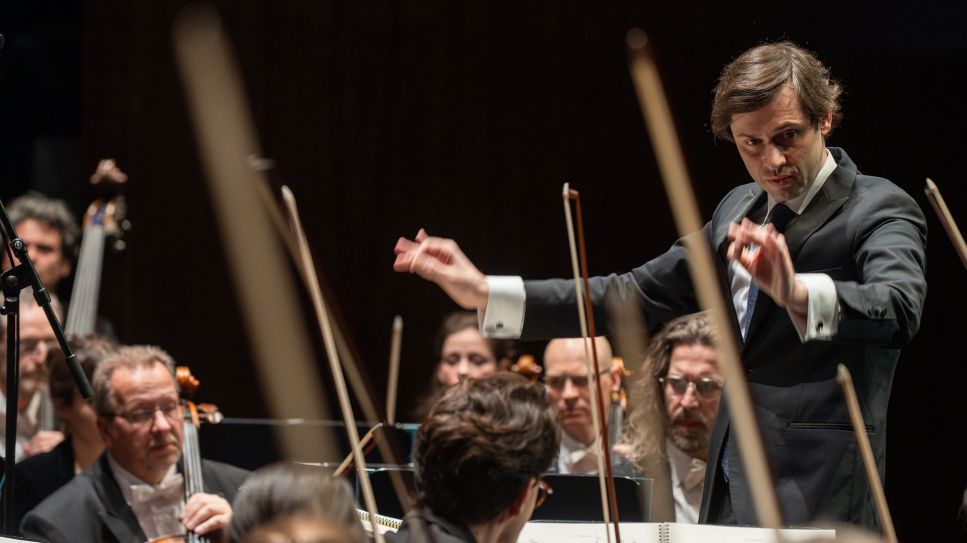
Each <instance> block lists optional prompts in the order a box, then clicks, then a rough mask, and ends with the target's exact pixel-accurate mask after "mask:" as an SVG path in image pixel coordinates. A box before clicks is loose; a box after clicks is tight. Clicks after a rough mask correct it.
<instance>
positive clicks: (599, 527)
mask: <svg viewBox="0 0 967 543" xmlns="http://www.w3.org/2000/svg"><path fill="white" fill-rule="evenodd" d="M659 526H661V523H657V522H622V523H621V542H622V543H659V541H661V540H660V539H659V538H658V527H659ZM609 529H610V530H612V534H611V535H612V541H613V538H614V528H609ZM606 541H607V539H606V538H605V533H604V523H601V522H528V523H527V524H525V525H524V529H523V530H521V532H520V536H519V537H518V538H517V543H550V542H554V543H605V542H606Z"/></svg>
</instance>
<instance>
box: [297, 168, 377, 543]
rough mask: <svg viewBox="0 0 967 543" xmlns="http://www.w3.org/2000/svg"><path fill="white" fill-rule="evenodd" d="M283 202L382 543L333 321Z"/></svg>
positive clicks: (299, 234) (302, 236)
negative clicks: (334, 335)
mask: <svg viewBox="0 0 967 543" xmlns="http://www.w3.org/2000/svg"><path fill="white" fill-rule="evenodd" d="M282 199H283V200H284V201H285V208H286V210H287V211H288V214H289V221H290V222H289V226H290V227H291V228H292V235H293V236H294V237H295V240H296V244H297V245H298V247H299V254H300V256H301V259H302V265H301V266H299V270H300V271H301V272H302V274H303V275H304V277H303V280H304V282H305V284H306V286H307V287H308V288H309V297H310V298H311V299H312V307H313V309H314V310H315V312H316V316H317V317H318V319H317V320H318V321H319V327H320V329H321V331H322V339H323V343H324V344H325V347H326V358H327V359H328V360H329V370H330V371H331V372H332V378H333V382H334V384H335V385H336V395H337V397H338V398H339V407H340V410H341V411H342V415H343V420H344V421H345V422H346V433H347V434H349V442H350V443H351V444H352V447H353V449H352V454H353V459H354V461H355V463H356V473H357V475H358V477H359V483H360V486H361V487H362V490H363V500H364V501H365V502H366V511H367V512H368V513H369V516H370V519H369V520H370V523H371V524H372V528H373V537H374V538H375V539H376V543H383V535H382V534H381V533H379V524H378V523H377V522H376V518H377V517H376V516H375V515H379V511H378V510H377V508H376V495H375V494H373V487H372V484H371V483H370V481H369V471H367V470H366V455H365V453H364V451H363V448H362V445H361V444H360V442H359V430H358V429H357V428H356V417H355V416H354V415H353V406H352V403H351V402H350V400H349V389H348V388H347V387H346V379H345V376H344V375H343V366H342V364H341V363H340V358H339V351H338V349H337V348H336V340H335V338H334V337H333V333H332V321H331V319H330V317H329V309H328V307H326V301H325V300H324V299H323V297H322V288H320V286H319V281H318V280H315V281H313V279H314V278H316V277H318V274H317V273H316V267H315V264H314V263H313V261H312V252H311V251H310V250H309V243H308V241H306V234H305V230H303V228H302V220H301V219H300V218H299V209H298V207H297V206H296V201H295V196H294V195H293V194H292V191H291V190H289V188H288V187H283V188H282Z"/></svg>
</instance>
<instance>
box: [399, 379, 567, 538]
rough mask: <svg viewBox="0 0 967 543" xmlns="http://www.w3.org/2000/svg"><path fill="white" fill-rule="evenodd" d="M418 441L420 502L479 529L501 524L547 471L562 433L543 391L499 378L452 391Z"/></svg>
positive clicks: (461, 385)
mask: <svg viewBox="0 0 967 543" xmlns="http://www.w3.org/2000/svg"><path fill="white" fill-rule="evenodd" d="M416 439H417V441H416V452H415V455H414V463H415V467H416V489H417V492H418V494H419V499H420V502H421V503H422V504H423V505H426V506H428V507H429V508H430V509H432V510H433V512H434V513H436V514H437V515H439V516H441V517H443V518H446V519H451V520H460V521H463V522H465V523H469V524H475V523H481V522H487V521H491V520H494V519H496V518H497V517H498V516H499V515H500V513H501V512H502V511H504V510H505V509H507V508H508V507H510V506H511V504H513V502H514V500H515V499H516V498H517V496H518V494H519V493H520V491H521V490H522V489H523V488H524V486H525V485H527V484H528V483H529V481H531V480H532V479H534V478H537V477H540V475H541V474H542V473H544V472H545V471H546V470H547V469H548V467H550V465H551V461H552V460H553V459H554V457H555V456H556V455H557V451H558V447H559V445H560V440H561V435H560V430H559V428H558V426H557V423H556V421H555V410H554V404H553V403H552V402H551V401H550V399H549V398H548V396H547V391H546V390H545V388H544V387H543V386H541V385H538V384H531V383H530V382H529V381H528V380H527V379H525V378H524V377H522V376H520V375H516V374H511V373H499V374H497V375H494V376H491V377H488V378H486V379H480V380H476V379H468V380H466V381H463V382H461V383H459V384H457V385H455V386H452V387H450V389H449V390H447V391H446V393H445V394H444V395H443V397H442V398H440V400H439V401H438V402H437V403H436V405H434V406H433V408H432V409H431V410H430V414H429V416H428V417H427V419H426V420H425V421H424V423H423V425H422V426H421V427H420V430H419V432H418V433H417V437H416Z"/></svg>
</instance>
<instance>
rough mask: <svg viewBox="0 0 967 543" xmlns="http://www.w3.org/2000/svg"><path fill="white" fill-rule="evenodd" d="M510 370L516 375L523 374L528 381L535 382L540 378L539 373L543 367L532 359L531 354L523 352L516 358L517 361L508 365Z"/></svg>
mask: <svg viewBox="0 0 967 543" xmlns="http://www.w3.org/2000/svg"><path fill="white" fill-rule="evenodd" d="M510 371H512V372H514V373H516V374H518V375H523V376H524V377H526V378H527V379H529V380H530V382H532V383H536V382H537V380H538V379H540V378H541V373H543V372H544V368H542V367H541V365H540V364H538V363H537V362H535V361H534V357H533V356H531V355H529V354H524V355H521V356H520V358H518V359H517V363H515V364H514V365H513V366H511V367H510Z"/></svg>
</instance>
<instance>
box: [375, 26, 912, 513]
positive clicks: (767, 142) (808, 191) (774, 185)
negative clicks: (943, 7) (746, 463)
mask: <svg viewBox="0 0 967 543" xmlns="http://www.w3.org/2000/svg"><path fill="white" fill-rule="evenodd" d="M840 92H841V90H840V86H839V84H837V83H836V81H834V80H833V79H831V77H830V74H829V70H828V68H826V66H824V65H823V64H822V63H821V62H820V61H819V60H818V59H817V58H816V57H815V56H813V55H812V54H811V53H809V52H808V51H805V50H803V49H801V48H799V47H797V46H796V45H794V44H792V43H788V42H782V43H773V44H767V45H761V46H758V47H755V48H752V49H750V50H748V51H746V52H744V53H742V54H741V55H740V56H739V57H738V58H736V59H735V60H734V61H733V62H731V63H730V64H729V65H728V66H726V67H725V68H724V70H723V71H722V74H721V76H720V78H719V83H718V85H717V87H716V89H715V97H714V101H713V104H712V118H711V125H712V131H713V133H714V134H715V136H716V137H718V138H720V139H723V140H726V141H729V142H733V143H734V144H735V146H736V149H737V150H738V153H739V157H740V158H741V159H742V162H743V163H744V164H745V167H746V169H747V170H748V172H749V176H750V177H751V178H752V181H753V182H752V183H744V184H740V185H739V186H738V187H736V188H735V189H733V190H732V191H731V192H729V194H727V195H726V196H725V198H724V199H723V200H722V201H721V203H720V204H719V205H718V207H717V208H716V210H715V212H714V213H713V215H712V218H711V220H710V221H709V222H708V223H707V224H706V225H705V227H704V228H703V229H702V230H701V231H700V232H697V233H695V234H693V235H700V236H704V237H705V239H706V241H707V242H708V244H709V245H710V246H711V248H712V249H713V251H714V252H715V255H714V256H715V258H716V264H717V267H718V271H719V273H720V275H721V277H722V282H721V287H722V294H723V295H725V296H726V299H730V300H732V304H730V309H731V310H732V317H733V319H732V323H731V324H732V327H733V328H734V332H735V339H737V340H738V341H739V342H740V344H741V346H742V351H741V354H742V359H743V363H744V365H745V369H746V377H747V379H748V382H749V387H750V392H751V395H752V401H753V403H754V407H755V412H756V414H757V416H758V426H759V429H760V430H761V435H762V439H763V441H764V445H765V449H766V453H767V455H768V457H769V461H770V464H771V466H770V467H771V468H772V469H771V471H772V474H773V477H774V482H775V487H776V491H777V494H778V499H779V502H780V506H781V508H782V512H783V520H784V522H786V523H789V524H804V523H809V522H813V521H814V520H815V519H817V518H824V519H833V520H840V521H847V522H854V523H859V524H866V525H869V526H874V525H876V524H877V520H876V518H875V513H874V507H873V505H872V499H871V496H870V493H869V491H868V487H867V484H866V481H865V478H864V474H863V470H862V469H859V463H860V459H859V458H858V453H857V452H856V451H857V448H856V446H855V444H854V442H853V436H852V435H851V433H850V431H849V429H850V420H849V416H848V413H847V409H846V404H845V402H844V400H843V396H842V392H841V391H840V389H839V386H838V384H837V382H836V365H837V364H838V363H843V364H846V366H848V367H849V370H850V371H851V372H852V374H853V375H854V379H855V380H856V381H857V382H859V383H863V386H862V387H859V389H858V390H857V392H858V394H859V396H860V398H859V403H860V406H861V408H862V411H863V416H864V418H865V420H866V422H867V423H868V424H869V425H870V430H869V432H870V439H871V441H872V445H873V451H874V456H875V457H876V459H877V463H878V466H879V471H880V476H881V478H882V477H883V470H884V461H885V460H884V458H885V452H886V412H887V404H888V402H889V397H890V389H891V386H892V380H893V372H894V369H895V368H896V363H897V359H898V357H899V352H900V349H901V348H902V347H903V346H904V345H906V344H907V343H908V342H909V341H910V339H911V338H912V337H913V336H914V334H915V333H916V332H917V329H918V327H919V325H920V316H921V312H922V310H923V304H924V299H925V297H926V287H927V284H926V279H925V277H924V274H925V268H926V256H925V245H926V235H927V229H926V223H925V220H924V217H923V213H922V212H921V211H920V208H919V207H918V206H917V204H916V202H914V200H913V199H912V198H911V197H910V196H909V195H908V194H906V193H905V192H904V191H903V190H901V189H900V188H898V187H897V186H896V185H894V184H893V183H891V182H890V181H887V180H886V179H883V178H880V177H872V176H869V175H864V174H862V173H860V171H859V169H858V168H857V166H856V164H855V163H854V162H853V161H852V159H850V157H849V155H847V154H846V152H845V151H844V150H843V149H840V148H835V147H827V145H826V139H827V138H828V137H829V135H830V133H831V131H832V130H833V127H834V126H835V125H836V124H837V122H838V121H839V119H840V117H841V111H840V102H839V96H840ZM396 254H397V258H396V262H395V263H394V266H393V267H394V269H395V270H397V271H400V272H411V273H417V274H419V275H420V276H422V277H424V278H426V279H429V280H431V281H434V282H436V283H437V284H439V285H440V286H441V287H442V288H443V290H444V291H445V292H447V294H449V295H450V296H451V297H452V298H453V299H454V300H455V301H456V302H457V303H458V304H460V305H461V306H463V307H467V308H477V309H478V310H480V311H482V312H483V315H484V316H483V329H484V331H485V333H487V334H491V335H500V336H508V337H516V336H519V337H521V338H522V339H533V338H542V337H543V338H548V337H561V336H575V335H578V330H577V319H576V318H574V314H575V313H576V310H575V305H576V300H575V294H574V285H573V281H571V280H550V281H526V282H525V281H522V280H521V279H520V278H517V277H502V278H494V277H491V278H489V279H488V278H487V277H485V276H484V275H483V274H482V273H481V272H480V271H479V270H478V269H477V268H476V266H474V265H473V263H472V262H470V261H469V260H468V259H467V258H466V256H465V255H464V254H463V252H462V251H461V250H460V248H459V247H458V246H457V244H456V243H455V242H453V241H452V240H446V239H440V238H432V237H429V236H428V235H427V234H426V233H425V232H423V231H421V232H420V233H419V234H418V235H417V237H416V240H415V241H410V240H407V239H405V238H400V240H399V241H398V242H397V245H396ZM687 259H688V253H687V250H686V248H685V246H684V245H683V244H682V243H681V242H679V243H676V244H675V245H673V246H672V247H671V248H670V249H669V250H668V252H666V253H664V254H663V255H661V256H658V257H657V258H654V259H652V260H650V261H648V262H647V263H645V264H644V265H642V266H640V267H638V268H635V269H634V270H632V271H631V272H629V273H626V274H622V275H610V276H606V277H596V278H593V279H592V280H591V296H592V298H593V301H594V307H595V308H596V309H597V310H603V309H604V302H605V300H606V299H608V296H609V294H616V295H619V296H623V297H624V298H625V299H634V300H639V301H640V303H641V305H642V311H643V313H644V315H645V317H646V319H647V321H648V324H649V326H655V325H656V324H658V323H661V322H664V321H667V320H669V319H671V318H674V317H677V316H680V315H684V314H688V313H694V312H696V311H697V310H699V307H698V303H697V301H696V294H695V291H694V290H693V287H692V282H691V279H690V277H689V275H688V266H687ZM525 307H526V311H525ZM597 321H598V322H599V323H602V324H603V325H605V326H606V323H605V319H604V318H603V314H602V315H601V318H599V319H597ZM600 333H606V330H600ZM725 394H726V395H727V394H728V391H726V392H725ZM722 405H725V402H723V403H722ZM730 423H731V419H730V416H729V413H728V410H727V409H720V412H719V414H718V417H717V419H716V423H715V427H714V429H713V431H712V436H711V441H710V444H709V456H708V458H709V469H708V473H707V474H706V480H705V488H706V492H705V496H704V498H703V504H702V514H701V519H700V520H701V521H704V522H712V523H728V524H734V523H738V524H747V525H754V524H756V523H757V520H756V516H755V512H754V508H753V502H752V496H751V495H750V491H749V485H748V482H747V480H746V474H745V472H744V469H743V465H742V460H741V453H740V451H739V449H738V448H737V445H736V440H735V439H734V438H733V435H734V433H733V432H732V431H730Z"/></svg>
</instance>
